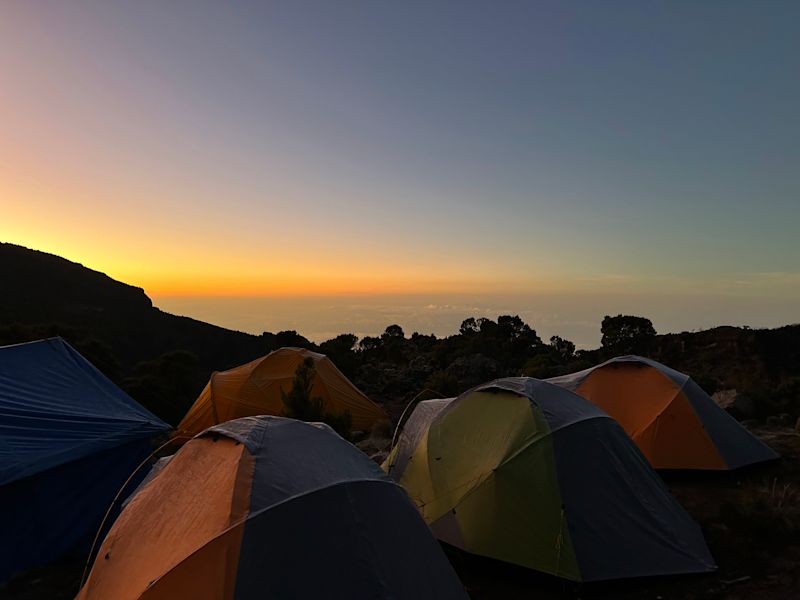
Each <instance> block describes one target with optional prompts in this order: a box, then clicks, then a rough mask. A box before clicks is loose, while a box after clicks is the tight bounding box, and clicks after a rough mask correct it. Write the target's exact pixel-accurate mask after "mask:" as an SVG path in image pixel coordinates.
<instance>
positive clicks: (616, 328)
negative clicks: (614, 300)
mask: <svg viewBox="0 0 800 600" xmlns="http://www.w3.org/2000/svg"><path fill="white" fill-rule="evenodd" d="M600 332H601V333H602V334H603V338H602V340H601V342H600V343H601V344H602V345H603V347H604V348H607V349H610V350H613V351H614V352H617V353H627V352H634V351H637V350H639V349H641V348H643V347H644V345H645V344H646V343H647V342H648V341H650V340H652V339H653V338H654V337H656V330H655V328H654V327H653V323H652V322H651V321H650V319H645V318H644V317H635V316H632V315H617V316H616V317H611V316H608V315H606V316H605V317H604V318H603V322H602V324H601V325H600Z"/></svg>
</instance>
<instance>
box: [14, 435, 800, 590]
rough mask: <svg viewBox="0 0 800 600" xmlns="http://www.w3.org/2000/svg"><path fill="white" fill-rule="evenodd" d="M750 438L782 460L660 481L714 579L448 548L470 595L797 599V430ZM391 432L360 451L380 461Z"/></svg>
mask: <svg viewBox="0 0 800 600" xmlns="http://www.w3.org/2000/svg"><path fill="white" fill-rule="evenodd" d="M754 432H755V433H756V434H757V435H759V436H760V437H761V438H763V439H764V440H765V441H766V442H767V443H768V444H769V445H770V446H772V447H773V448H774V449H775V450H777V451H778V452H779V453H780V454H781V455H782V458H781V460H780V461H776V462H775V463H773V464H767V465H761V466H754V467H751V468H746V469H743V470H739V471H737V472H733V473H696V472H695V473H670V474H665V475H664V478H665V480H666V482H667V484H668V485H669V487H670V489H671V490H672V492H673V493H674V494H675V496H676V497H677V498H678V500H679V501H680V502H681V503H682V504H683V506H684V507H685V508H686V510H688V511H689V513H690V514H691V515H692V516H693V517H694V518H695V519H696V520H697V521H698V522H699V523H700V525H701V526H702V528H703V532H704V534H705V536H706V541H707V542H708V546H709V548H710V549H711V552H712V554H713V555H714V557H715V559H716V561H717V564H718V565H719V571H718V572H716V573H714V574H711V575H703V576H689V577H686V576H683V577H671V578H647V579H640V580H633V581H623V582H616V583H613V584H591V585H577V584H572V583H569V582H564V581H562V580H559V579H556V578H554V577H548V576H544V575H541V574H538V573H535V572H533V571H530V570H528V569H523V568H519V567H515V566H513V565H508V564H505V563H502V562H499V561H494V560H489V559H484V558H480V557H476V556H471V555H468V554H466V553H463V552H461V551H459V550H456V549H453V548H446V549H445V550H446V551H447V553H448V556H449V557H450V559H451V561H452V563H453V565H454V567H455V569H456V571H457V572H458V574H459V576H460V577H461V580H462V581H463V582H464V585H465V586H466V587H467V589H468V591H469V594H470V596H471V597H472V598H473V599H475V600H479V599H490V598H491V599H495V598H503V599H509V600H513V599H516V598H543V599H578V598H597V599H603V600H611V599H620V600H632V599H639V598H642V599H653V600H659V599H661V600H711V599H715V600H716V599H723V598H724V599H726V600H746V599H747V600H750V599H754V598H758V599H765V600H778V599H781V600H784V599H789V598H800V434H798V433H797V431H795V429H794V428H791V427H787V426H771V427H760V428H756V429H754ZM389 438H390V436H389V431H388V428H387V429H385V430H381V431H378V432H376V434H374V435H372V436H370V437H367V438H366V439H363V440H360V441H359V442H358V446H359V447H360V448H361V449H362V450H364V451H365V452H366V453H367V454H369V455H370V456H372V457H373V459H374V460H376V461H378V462H380V461H381V460H382V459H383V458H384V457H385V455H386V454H385V453H386V451H387V448H388V445H389V443H390V441H389ZM83 568H84V561H82V560H71V561H63V562H61V563H59V564H56V565H51V566H50V567H47V568H44V569H39V570H36V571H34V572H30V573H27V574H25V575H24V576H21V577H18V578H17V579H15V580H14V581H12V582H11V583H10V584H8V585H7V586H6V587H5V588H0V598H5V599H9V600H11V599H13V600H45V599H47V600H62V599H63V600H66V599H68V598H73V597H74V595H75V593H76V591H77V588H78V584H79V581H80V577H81V573H82V571H83Z"/></svg>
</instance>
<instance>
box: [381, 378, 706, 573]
mask: <svg viewBox="0 0 800 600" xmlns="http://www.w3.org/2000/svg"><path fill="white" fill-rule="evenodd" d="M384 469H385V470H387V471H388V473H389V474H390V475H391V476H392V478H394V479H395V480H396V481H398V482H399V483H400V484H401V485H403V487H405V488H406V491H408V494H409V496H411V499H412V500H413V501H414V502H415V503H416V505H417V507H418V508H419V510H420V512H421V513H422V516H423V518H424V519H425V521H426V522H428V523H429V524H430V525H431V528H432V530H433V532H434V533H435V534H436V535H437V537H439V539H441V540H442V541H444V542H447V543H448V544H451V545H454V546H456V547H458V548H461V549H463V550H466V551H467V552H471V553H474V554H479V555H482V556H488V557H491V558H495V559H499V560H503V561H507V562H510V563H514V564H517V565H522V566H524V567H529V568H531V569H536V570H538V571H543V572H545V573H550V574H552V575H556V576H559V577H563V578H565V579H570V580H573V581H599V580H608V579H619V578H627V577H641V576H647V575H668V574H679V573H702V572H708V571H713V570H714V569H715V568H716V567H715V565H714V561H713V559H712V558H711V555H710V553H709V551H708V548H707V547H706V544H705V541H704V540H703V536H702V533H701V532H700V528H699V527H698V526H697V524H696V523H694V521H692V519H691V518H690V517H689V515H688V514H687V513H686V512H685V511H684V510H683V508H681V506H680V505H679V504H678V502H677V501H676V500H675V499H674V498H673V497H672V496H671V495H670V493H669V491H668V490H667V488H666V487H665V486H664V484H663V482H662V481H661V479H660V478H659V476H658V474H657V473H656V472H655V471H654V470H653V469H652V467H651V466H650V465H649V464H648V462H647V459H645V457H644V456H643V455H642V453H641V452H640V451H639V449H638V448H637V447H636V445H635V444H634V443H633V442H632V441H631V440H630V438H629V437H628V436H627V435H626V434H625V432H624V431H623V430H622V428H621V427H620V426H619V424H618V423H617V422H616V421H614V420H613V419H612V418H611V417H609V416H608V415H607V414H606V413H604V412H603V411H602V410H600V409H599V408H597V407H596V406H594V405H593V404H591V403H589V402H587V401H585V400H584V399H582V398H581V397H580V396H577V395H576V394H573V393H572V392H569V391H567V390H564V389H562V388H560V387H557V386H554V385H551V384H549V383H545V382H543V381H539V380H536V379H530V378H524V377H520V378H507V379H498V380H496V381H493V382H491V383H488V384H485V385H482V386H479V387H477V388H474V389H472V390H470V391H468V392H466V393H464V394H462V395H461V396H459V397H458V398H455V399H450V400H434V401H426V402H422V403H420V404H419V405H418V406H417V407H416V409H415V410H414V412H413V413H412V415H411V417H410V418H409V419H408V422H407V423H406V424H405V427H404V429H403V431H402V432H401V433H400V438H399V442H398V443H397V444H396V445H395V447H394V448H393V450H392V452H391V453H390V454H389V457H388V458H387V460H386V462H385V463H384Z"/></svg>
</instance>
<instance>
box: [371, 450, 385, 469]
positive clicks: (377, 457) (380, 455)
mask: <svg viewBox="0 0 800 600" xmlns="http://www.w3.org/2000/svg"><path fill="white" fill-rule="evenodd" d="M388 456H389V453H388V452H387V451H386V450H380V451H378V452H376V453H374V454H372V455H370V458H371V459H372V460H374V461H375V462H376V463H378V464H379V465H382V464H383V463H384V461H385V460H386V459H387V458H388Z"/></svg>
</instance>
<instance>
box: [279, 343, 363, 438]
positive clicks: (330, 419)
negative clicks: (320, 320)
mask: <svg viewBox="0 0 800 600" xmlns="http://www.w3.org/2000/svg"><path fill="white" fill-rule="evenodd" d="M316 375H317V370H316V369H315V368H314V359H312V358H311V357H307V358H306V359H305V360H304V361H303V362H302V363H300V364H299V365H298V366H297V369H296V370H295V372H294V380H293V381H292V389H291V390H289V392H288V393H287V392H285V391H283V389H281V401H282V402H283V411H282V413H283V416H285V417H289V418H292V419H298V420H299V421H308V422H321V423H325V424H327V425H329V426H330V427H331V428H332V429H333V430H334V431H336V433H338V434H339V435H341V436H342V437H344V438H346V439H349V438H350V431H351V429H352V426H353V416H352V415H351V414H350V411H349V410H346V411H344V412H342V413H330V412H327V411H326V410H325V408H324V406H323V400H322V398H320V397H319V396H314V397H312V396H311V390H312V388H313V387H314V377H316Z"/></svg>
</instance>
